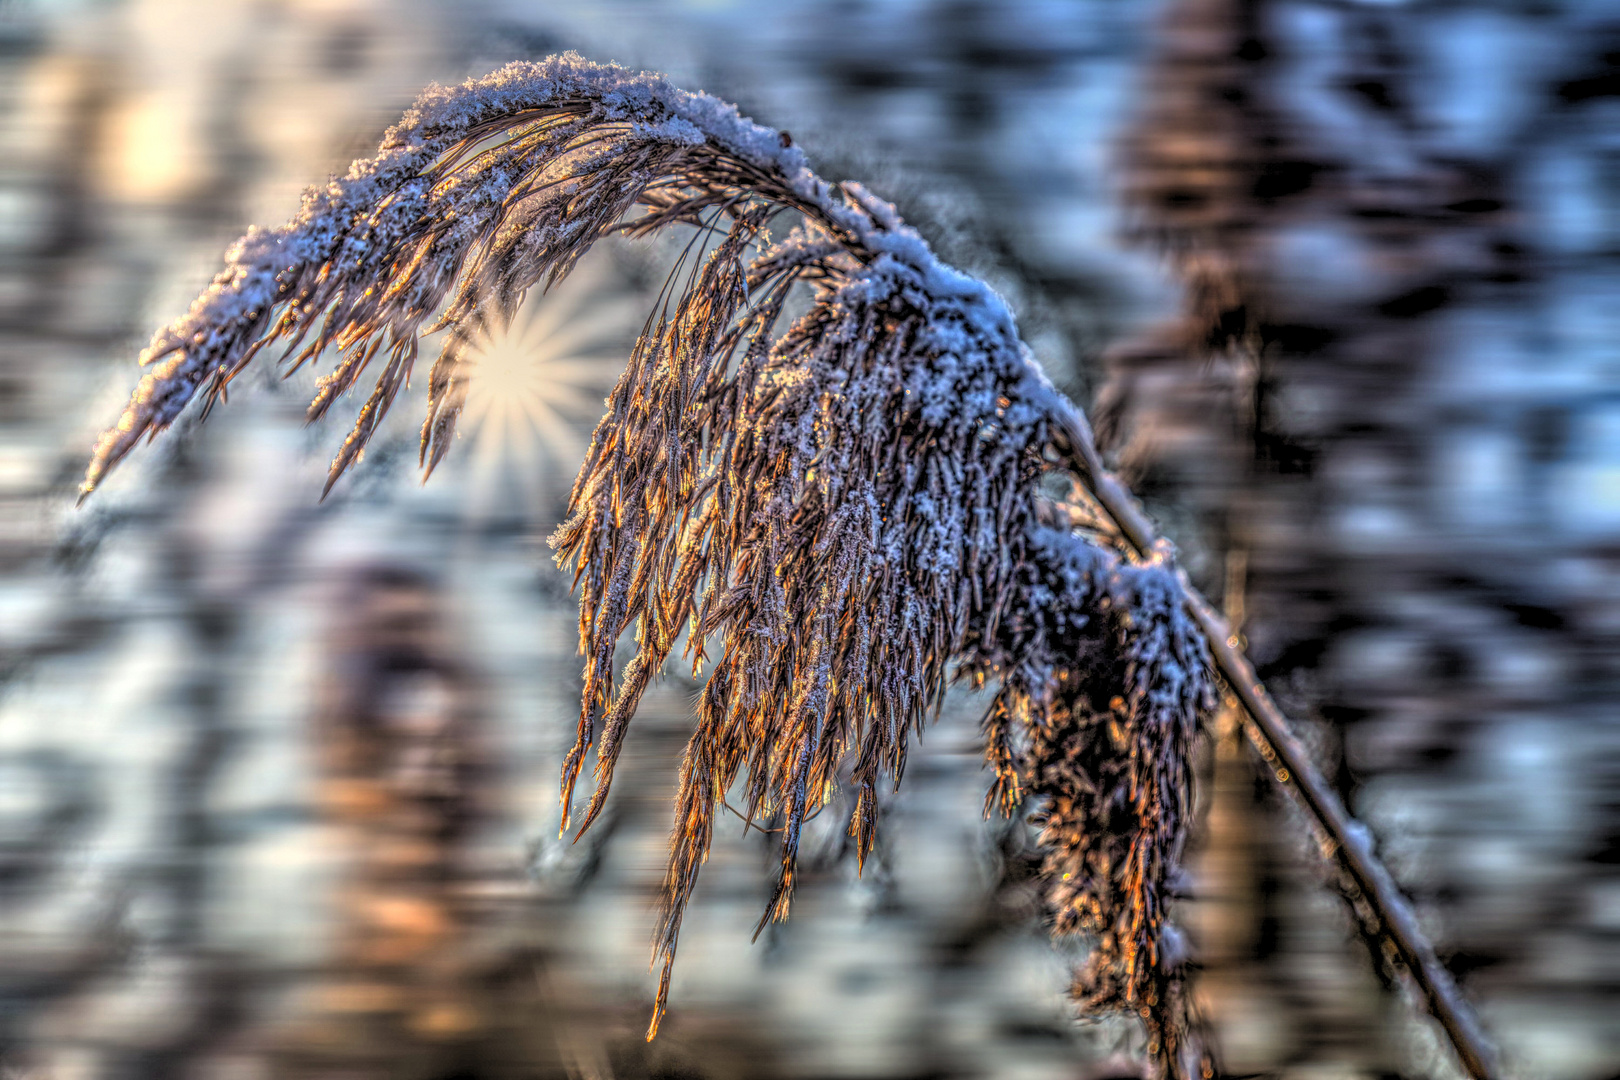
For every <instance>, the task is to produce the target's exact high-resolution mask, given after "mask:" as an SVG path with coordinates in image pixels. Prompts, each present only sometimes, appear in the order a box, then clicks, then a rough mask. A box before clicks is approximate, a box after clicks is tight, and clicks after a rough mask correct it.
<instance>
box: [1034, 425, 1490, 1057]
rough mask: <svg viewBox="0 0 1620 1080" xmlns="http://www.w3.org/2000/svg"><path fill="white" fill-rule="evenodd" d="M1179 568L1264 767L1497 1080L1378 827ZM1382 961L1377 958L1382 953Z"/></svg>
mask: <svg viewBox="0 0 1620 1080" xmlns="http://www.w3.org/2000/svg"><path fill="white" fill-rule="evenodd" d="M1063 419H1064V422H1063V424H1062V427H1061V429H1060V433H1061V435H1062V437H1063V438H1064V439H1065V441H1067V442H1068V444H1069V445H1068V447H1067V449H1068V451H1069V452H1070V454H1071V455H1072V457H1073V459H1074V461H1075V463H1076V464H1077V465H1078V466H1079V471H1081V472H1082V473H1084V475H1085V476H1086V478H1087V480H1088V481H1089V483H1088V485H1087V486H1088V488H1089V490H1090V492H1091V494H1092V497H1093V498H1095V499H1096V501H1097V503H1098V504H1099V505H1100V506H1101V507H1102V509H1103V511H1104V512H1105V513H1107V514H1108V516H1109V517H1110V518H1112V519H1113V521H1114V523H1115V524H1116V525H1117V526H1118V527H1119V530H1120V532H1121V533H1122V534H1123V535H1124V536H1125V538H1126V539H1127V540H1128V541H1130V543H1131V545H1132V546H1133V547H1135V548H1136V549H1137V551H1138V552H1140V553H1141V554H1143V555H1145V556H1149V557H1152V558H1159V559H1163V560H1165V561H1166V562H1169V560H1170V557H1171V554H1172V550H1173V549H1172V548H1171V545H1170V543H1169V541H1167V540H1164V539H1162V538H1160V537H1159V536H1158V534H1157V533H1156V531H1155V530H1154V527H1153V523H1152V522H1151V521H1150V520H1148V517H1147V515H1146V514H1145V513H1143V512H1142V509H1141V507H1140V506H1138V505H1137V503H1136V500H1135V498H1134V497H1133V496H1132V495H1131V493H1130V491H1129V490H1128V489H1127V488H1126V487H1125V485H1123V484H1122V483H1120V481H1119V480H1118V479H1117V478H1116V477H1115V476H1114V475H1113V474H1112V473H1111V472H1109V471H1108V469H1107V468H1105V467H1104V466H1103V463H1102V457H1101V455H1100V454H1099V453H1098V452H1097V446H1096V443H1095V441H1094V440H1093V439H1092V436H1091V425H1090V424H1089V423H1088V422H1087V421H1086V418H1085V416H1084V415H1083V414H1082V413H1081V412H1080V411H1079V410H1078V409H1072V410H1071V415H1069V416H1066V417H1064V418H1063ZM1176 576H1177V577H1178V578H1179V579H1180V581H1181V587H1182V592H1183V594H1184V595H1185V597H1186V603H1187V611H1188V613H1189V614H1191V615H1192V617H1193V619H1194V621H1196V622H1197V623H1198V626H1199V628H1200V629H1201V630H1203V632H1204V636H1205V637H1206V638H1207V639H1208V641H1209V647H1210V652H1211V653H1212V654H1213V656H1214V658H1215V664H1216V666H1217V667H1218V668H1219V669H1220V672H1221V675H1222V676H1223V677H1224V678H1225V680H1226V682H1227V685H1228V686H1229V687H1230V688H1231V690H1232V693H1233V695H1234V696H1235V697H1236V698H1237V700H1238V701H1239V702H1240V703H1241V704H1242V706H1243V708H1244V711H1245V712H1247V713H1248V715H1249V721H1250V722H1249V723H1246V724H1244V725H1243V728H1244V731H1245V732H1246V733H1247V734H1248V737H1249V741H1250V743H1252V744H1253V745H1254V748H1255V750H1256V751H1257V752H1258V753H1259V754H1260V757H1261V758H1262V759H1264V761H1265V763H1266V766H1267V770H1266V771H1267V772H1268V773H1270V775H1271V778H1272V779H1273V780H1274V781H1275V782H1276V783H1277V785H1278V786H1279V787H1281V788H1283V789H1284V790H1285V791H1288V792H1289V793H1291V795H1292V796H1293V797H1294V798H1295V799H1296V800H1297V801H1298V802H1299V804H1300V805H1301V806H1302V807H1303V808H1304V809H1305V811H1306V813H1308V814H1309V815H1310V816H1311V817H1312V818H1313V819H1314V820H1315V821H1316V824H1317V826H1318V827H1319V828H1320V829H1321V831H1322V833H1323V834H1324V835H1325V836H1326V838H1327V842H1326V843H1325V844H1324V853H1325V854H1327V855H1330V856H1336V857H1337V861H1338V863H1339V865H1340V866H1341V867H1342V868H1343V870H1344V872H1345V873H1346V874H1347V875H1348V877H1349V881H1348V882H1347V883H1346V885H1345V886H1344V887H1345V888H1346V891H1347V892H1348V893H1350V897H1351V899H1352V901H1354V900H1355V899H1357V894H1359V898H1360V899H1361V900H1363V901H1364V902H1365V903H1366V905H1367V906H1368V907H1369V908H1371V910H1372V913H1373V917H1374V918H1375V919H1376V920H1377V922H1378V924H1379V927H1380V929H1381V930H1382V932H1383V934H1384V935H1385V937H1386V938H1387V939H1388V941H1389V942H1390V944H1392V945H1393V946H1394V949H1395V952H1396V954H1397V955H1398V957H1399V959H1400V962H1401V965H1402V966H1403V967H1405V969H1406V971H1407V973H1408V974H1409V975H1410V976H1411V979H1412V981H1413V982H1414V983H1415V984H1416V985H1417V987H1418V989H1419V991H1420V992H1421V993H1422V995H1423V999H1424V1001H1425V1002H1426V1003H1427V1005H1428V1008H1429V1012H1430V1013H1432V1014H1433V1016H1434V1018H1435V1019H1436V1020H1438V1021H1439V1022H1440V1026H1441V1027H1442V1028H1444V1029H1445V1032H1446V1035H1447V1036H1448V1037H1449V1038H1450V1040H1451V1045H1452V1047H1453V1048H1454V1049H1455V1050H1456V1052H1457V1057H1458V1059H1459V1060H1460V1061H1461V1063H1462V1066H1463V1068H1464V1069H1465V1070H1466V1071H1467V1073H1468V1075H1469V1076H1471V1077H1473V1078H1474V1080H1493V1078H1494V1077H1495V1076H1496V1075H1497V1074H1496V1060H1495V1057H1496V1056H1495V1052H1494V1050H1493V1049H1492V1047H1491V1044H1490V1041H1489V1040H1488V1039H1487V1038H1486V1036H1485V1032H1484V1029H1483V1028H1482V1027H1481V1026H1480V1023H1479V1018H1478V1017H1477V1016H1475V1015H1474V1010H1473V1007H1472V1006H1470V1005H1469V1003H1468V1000H1467V999H1466V998H1465V997H1464V996H1463V994H1462V991H1461V990H1460V989H1458V987H1457V984H1456V982H1455V981H1454V980H1453V979H1452V977H1451V973H1450V972H1449V971H1447V970H1446V969H1445V967H1444V965H1442V964H1441V963H1440V961H1439V959H1438V958H1437V957H1436V956H1435V952H1434V946H1433V945H1432V944H1430V942H1429V939H1428V937H1427V936H1426V935H1425V934H1424V933H1423V929H1422V927H1420V926H1419V925H1418V921H1417V916H1416V914H1415V913H1414V912H1413V911H1412V905H1411V904H1410V903H1409V902H1408V901H1407V899H1406V897H1405V896H1404V895H1403V894H1402V893H1401V890H1400V887H1399V886H1398V885H1396V883H1395V879H1394V877H1393V876H1392V875H1391V874H1390V872H1389V869H1388V868H1387V867H1386V866H1385V865H1384V864H1383V861H1382V860H1380V859H1379V858H1378V856H1377V854H1375V853H1374V851H1373V842H1372V840H1373V837H1372V831H1371V830H1370V829H1368V828H1367V827H1366V826H1365V825H1363V824H1362V823H1361V822H1359V821H1357V820H1356V819H1355V818H1353V817H1351V816H1350V813H1349V811H1347V810H1346V809H1345V808H1344V804H1343V803H1342V802H1340V801H1339V797H1338V796H1337V795H1336V794H1335V793H1334V791H1333V789H1332V788H1331V787H1330V786H1329V785H1328V782H1327V780H1326V779H1325V778H1324V777H1323V776H1322V774H1321V773H1320V772H1319V771H1317V768H1316V766H1315V765H1314V764H1313V763H1312V762H1311V758H1310V753H1309V752H1308V751H1307V750H1306V748H1305V744H1304V743H1302V742H1300V740H1299V737H1298V736H1297V735H1295V734H1294V731H1293V726H1292V725H1291V724H1290V723H1289V721H1288V718H1287V717H1286V716H1284V715H1283V712H1282V710H1281V709H1279V708H1278V707H1277V703H1276V702H1275V701H1273V700H1272V699H1271V695H1270V694H1268V693H1267V692H1266V688H1265V685H1264V684H1263V683H1261V681H1260V678H1259V676H1258V675H1256V674H1255V672H1254V667H1253V665H1251V664H1250V663H1249V659H1248V657H1247V656H1245V655H1244V653H1243V650H1242V648H1241V646H1240V644H1239V640H1238V638H1237V636H1236V635H1235V634H1234V633H1233V632H1232V629H1231V627H1230V626H1228V625H1227V622H1226V620H1225V619H1223V618H1222V617H1221V615H1220V614H1219V613H1218V612H1217V611H1216V610H1215V609H1214V608H1213V607H1211V606H1210V603H1209V601H1208V600H1205V599H1204V597H1203V596H1202V595H1201V594H1200V593H1199V592H1198V590H1197V589H1195V588H1194V587H1193V586H1192V583H1191V582H1190V581H1188V580H1187V575H1186V573H1185V572H1183V571H1182V570H1181V569H1180V568H1179V567H1178V568H1177V569H1176ZM1374 962H1375V963H1376V962H1377V958H1376V957H1375V958H1374Z"/></svg>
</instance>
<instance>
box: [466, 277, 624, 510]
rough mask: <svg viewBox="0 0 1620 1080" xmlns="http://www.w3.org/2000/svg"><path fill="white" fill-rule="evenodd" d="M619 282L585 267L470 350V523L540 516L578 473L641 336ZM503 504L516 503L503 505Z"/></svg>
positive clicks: (533, 298) (535, 298) (527, 303)
mask: <svg viewBox="0 0 1620 1080" xmlns="http://www.w3.org/2000/svg"><path fill="white" fill-rule="evenodd" d="M614 279H615V275H614V272H613V270H612V267H611V264H609V263H608V262H607V261H606V260H603V259H589V260H586V262H584V263H582V264H581V266H580V268H579V269H578V270H576V271H575V273H574V274H573V275H571V276H570V277H569V279H568V280H567V281H566V282H564V283H562V284H560V285H558V286H557V287H556V288H555V289H552V290H550V291H549V292H546V293H544V294H543V295H542V294H540V293H539V292H538V291H537V292H536V293H535V294H534V295H531V296H530V297H529V298H528V300H527V301H525V302H524V304H523V306H522V307H521V308H519V309H518V312H517V315H516V316H515V317H514V318H513V319H512V321H511V322H510V323H509V324H508V325H507V326H506V327H505V328H504V329H500V328H496V329H493V330H490V331H485V332H483V333H480V334H479V336H478V338H477V339H476V340H475V341H474V343H473V345H472V347H471V348H470V349H468V351H467V354H466V357H465V359H464V361H463V363H464V364H466V365H467V369H466V370H467V377H468V387H467V404H466V407H465V408H464V410H463V411H462V414H461V419H460V421H459V423H458V427H459V429H460V430H461V431H462V432H464V433H465V437H466V438H467V439H468V441H470V442H471V443H472V447H471V453H470V454H468V455H467V459H468V460H467V476H466V489H465V490H466V497H467V503H466V513H467V516H468V518H469V520H471V521H483V520H487V519H489V518H491V517H494V516H502V517H511V516H517V517H520V518H523V519H529V518H532V517H533V516H534V515H535V514H536V513H537V512H544V510H545V509H546V508H548V507H549V506H550V504H551V502H552V501H553V497H554V496H555V495H556V494H557V493H558V492H559V491H560V485H561V483H562V482H563V480H564V478H566V477H569V476H572V475H573V473H574V472H575V471H577V469H578V467H579V463H580V460H581V459H582V458H583V457H584V455H585V447H586V442H587V439H588V434H589V427H588V425H590V424H592V423H594V422H595V420H596V418H597V417H598V416H599V415H600V414H601V411H602V401H603V397H604V396H605V395H606V393H607V391H608V389H609V388H611V387H612V385H613V383H614V382H615V381H616V380H617V378H618V375H619V372H620V371H621V370H622V369H623V367H624V360H625V354H624V351H622V349H623V348H624V347H625V342H626V341H627V340H628V339H633V337H634V330H635V322H634V320H635V319H636V318H637V314H636V313H637V301H636V300H635V299H634V298H632V297H627V296H626V295H624V291H623V289H622V287H621V286H619V284H618V283H617V282H616V281H615V280H614ZM615 346H618V347H619V348H620V350H621V351H615ZM503 498H511V499H512V500H513V505H511V506H504V507H503V506H501V500H502V499H503Z"/></svg>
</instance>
